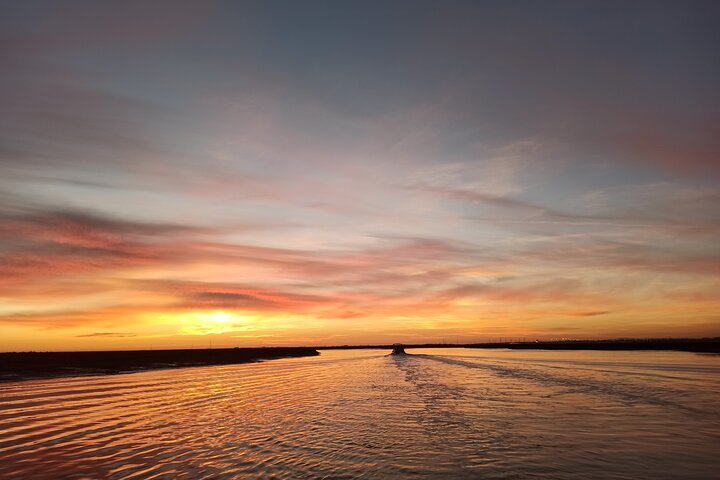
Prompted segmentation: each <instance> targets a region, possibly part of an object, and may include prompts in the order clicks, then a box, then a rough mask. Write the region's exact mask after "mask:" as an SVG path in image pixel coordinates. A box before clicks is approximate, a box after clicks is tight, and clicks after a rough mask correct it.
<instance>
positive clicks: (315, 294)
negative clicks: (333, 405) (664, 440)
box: [0, 0, 720, 351]
mask: <svg viewBox="0 0 720 480" xmlns="http://www.w3.org/2000/svg"><path fill="white" fill-rule="evenodd" d="M718 18H720V2H716V1H707V2H697V1H688V0H682V1H680V0H678V1H675V2H663V1H648V2H646V1H595V2H593V1H520V2H517V1H507V0H502V1H476V2H472V1H431V2H423V1H415V0H413V1H408V2H404V1H372V0H368V1H342V0H333V1H310V0H308V1H295V0H293V1H287V2H283V1H257V2H242V1H227V2H222V1H195V2H181V1H157V0H148V1H145V0H143V1H127V0H123V1H112V2H111V1H54V0H53V1H44V2H38V1H28V0H23V1H5V2H2V3H0V72H1V73H0V105H1V108H0V351H9V350H30V349H33V350H87V349H93V350H103V349H127V348H165V347H193V346H194V347H207V346H209V345H210V343H211V342H212V345H213V346H257V345H333V344H367V343H375V342H383V343H387V342H435V341H437V342H442V341H446V342H456V341H459V342H470V341H485V340H489V339H499V338H504V339H507V338H522V337H525V338H527V339H536V338H538V339H550V338H616V337H664V336H670V337H681V336H682V337H689V336H717V335H720V159H719V158H718V156H719V153H718V152H720V88H718V85H720V55H718V38H719V37H718Z"/></svg>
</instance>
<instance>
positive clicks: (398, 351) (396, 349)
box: [390, 343, 407, 355]
mask: <svg viewBox="0 0 720 480" xmlns="http://www.w3.org/2000/svg"><path fill="white" fill-rule="evenodd" d="M390 355H407V353H405V347H403V345H402V343H393V350H392V353H391V354H390Z"/></svg>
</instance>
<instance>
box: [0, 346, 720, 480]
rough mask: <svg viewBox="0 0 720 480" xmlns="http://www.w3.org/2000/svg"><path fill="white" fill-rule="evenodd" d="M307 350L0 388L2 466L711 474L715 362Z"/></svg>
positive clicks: (716, 415) (354, 474)
mask: <svg viewBox="0 0 720 480" xmlns="http://www.w3.org/2000/svg"><path fill="white" fill-rule="evenodd" d="M386 353H388V352H385V351H375V350H350V351H323V352H322V355H321V356H320V357H314V358H299V359H284V360H275V361H270V362H264V363H256V364H246V365H232V366H219V367H202V368H188V369H180V370H165V371H152V372H143V373H135V374H128V375H117V376H110V377H84V378H72V379H54V380H38V381H28V382H18V383H10V384H3V385H0V478H28V479H36V478H53V479H54V478H143V479H147V478H192V479H199V478H294V479H295V478H332V479H341V478H377V479H392V478H398V479H400V478H489V479H493V478H518V479H520V478H547V479H565V478H568V479H569V478H602V479H620V478H623V479H645V478H646V479H658V478H667V479H671V478H692V479H715V478H717V472H718V471H720V447H718V445H720V357H719V356H710V355H697V354H690V353H683V352H542V351H498V350H492V351H489V350H470V349H437V350H430V349H427V350H415V351H413V350H409V351H408V353H410V354H412V355H407V356H386Z"/></svg>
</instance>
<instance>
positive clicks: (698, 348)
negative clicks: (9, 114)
mask: <svg viewBox="0 0 720 480" xmlns="http://www.w3.org/2000/svg"><path fill="white" fill-rule="evenodd" d="M404 346H405V348H510V349H533V350H674V351H680V352H697V353H720V338H667V339H666V338H654V339H647V340H644V339H615V340H563V341H534V342H488V343H463V344H459V343H452V344H448V343H422V344H405V345H404ZM316 348H317V349H318V350H342V349H362V348H372V349H383V350H385V349H388V350H392V348H393V345H333V346H325V347H316Z"/></svg>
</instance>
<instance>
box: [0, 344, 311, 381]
mask: <svg viewBox="0 0 720 480" xmlns="http://www.w3.org/2000/svg"><path fill="white" fill-rule="evenodd" d="M319 354H320V353H319V352H318V351H317V350H315V349H314V348H310V347H265V348H217V349H198V350H135V351H117V352H18V353H0V382H11V381H17V380H28V379H35V378H52V377H71V376H79V375H109V374H116V373H131V372H138V371H143V370H151V369H158V368H181V367H194V366H206V365H229V364H234V363H247V362H254V361H257V360H270V359H274V358H283V357H305V356H312V355H319Z"/></svg>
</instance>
